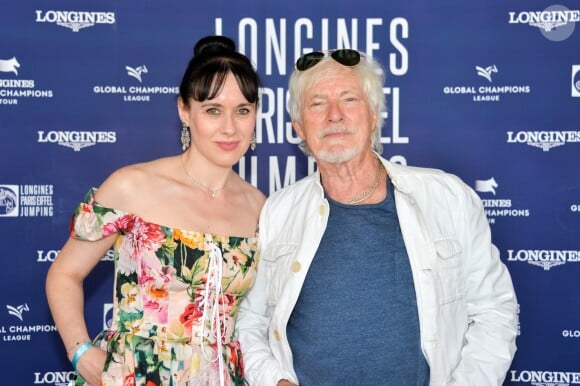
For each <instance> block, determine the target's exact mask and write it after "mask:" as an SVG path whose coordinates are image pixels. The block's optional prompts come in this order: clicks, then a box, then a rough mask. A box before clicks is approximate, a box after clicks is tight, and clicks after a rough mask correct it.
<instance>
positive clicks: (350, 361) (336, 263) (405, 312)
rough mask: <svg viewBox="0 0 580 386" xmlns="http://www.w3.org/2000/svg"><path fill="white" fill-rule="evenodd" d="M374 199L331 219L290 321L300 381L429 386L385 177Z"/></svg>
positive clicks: (334, 208) (331, 385)
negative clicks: (383, 194)
mask: <svg viewBox="0 0 580 386" xmlns="http://www.w3.org/2000/svg"><path fill="white" fill-rule="evenodd" d="M387 187H388V190H387V191H388V194H387V198H386V199H385V200H384V201H383V202H380V203H378V204H370V205H345V204H341V203H338V202H335V201H333V200H332V199H330V198H328V197H327V199H328V201H329V203H330V217H329V219H328V226H327V228H326V231H325V233H324V235H323V238H322V241H321V243H320V246H319V248H318V251H317V253H316V255H315V257H314V260H313V261H312V264H311V266H310V268H309V270H308V274H307V276H306V279H305V282H304V286H303V287H302V290H301V293H300V297H299V299H298V302H297V304H296V306H295V308H294V310H293V312H292V315H291V317H290V320H289V323H288V330H287V334H288V340H289V342H290V346H291V348H292V352H293V355H294V368H295V370H296V373H297V375H298V381H299V383H300V385H301V386H324V385H328V386H337V385H350V386H352V385H357V386H361V385H373V386H376V385H397V386H407V385H408V386H424V385H425V386H426V385H428V384H429V367H428V364H427V362H426V360H425V357H424V356H423V353H422V352H421V344H420V337H419V318H418V314H417V304H416V298H415V288H414V285H413V277H412V274H411V267H410V264H409V259H408V257H407V252H406V249H405V244H404V242H403V238H402V235H401V230H400V228H399V221H398V218H397V212H396V210H395V201H394V197H393V195H394V189H393V186H392V184H391V182H390V180H388V182H387Z"/></svg>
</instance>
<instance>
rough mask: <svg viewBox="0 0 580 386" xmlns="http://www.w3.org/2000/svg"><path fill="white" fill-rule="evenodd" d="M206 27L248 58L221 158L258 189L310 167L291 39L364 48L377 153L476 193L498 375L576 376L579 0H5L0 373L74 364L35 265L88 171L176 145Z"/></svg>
mask: <svg viewBox="0 0 580 386" xmlns="http://www.w3.org/2000/svg"><path fill="white" fill-rule="evenodd" d="M209 34H224V35H227V36H230V37H232V38H233V39H234V40H235V41H236V42H237V44H238V47H239V50H240V51H242V52H244V53H245V54H247V55H248V56H249V57H250V58H251V59H252V61H253V62H254V63H255V65H256V68H257V70H258V72H259V73H260V76H261V77H262V80H263V88H262V94H261V106H260V114H259V117H258V122H257V127H256V132H257V140H258V146H257V148H256V149H255V151H250V152H248V154H246V156H245V157H244V158H243V159H242V160H241V161H240V163H239V164H238V165H237V167H236V170H238V172H239V173H240V174H241V175H242V176H243V177H244V178H245V179H246V180H247V181H249V182H251V183H252V184H254V185H255V186H257V187H258V188H260V189H261V190H262V191H263V192H264V193H265V194H270V193H272V192H273V191H275V190H277V189H279V188H281V187H283V186H286V185H288V184H290V183H292V182H294V181H296V180H297V179H299V178H301V177H303V176H305V175H307V174H309V173H311V172H312V171H313V170H315V164H314V162H313V161H312V160H310V159H308V158H306V157H305V156H304V155H303V154H302V153H301V152H300V151H299V150H298V149H297V146H296V144H297V142H298V139H297V136H296V135H295V133H294V132H293V130H292V126H291V123H290V122H289V118H288V114H287V111H286V102H287V98H288V93H287V80H288V76H289V74H290V72H291V70H292V68H293V65H294V62H295V60H296V58H297V57H298V56H300V55H301V54H302V53H304V52H307V51H310V50H319V49H326V48H336V47H351V48H356V49H359V50H361V51H364V52H366V54H367V55H370V56H373V57H374V58H377V59H378V60H379V61H380V62H381V63H382V64H383V65H384V67H385V70H386V71H387V74H388V76H387V80H386V83H385V85H384V92H385V95H386V97H387V101H388V113H387V114H386V121H385V122H386V123H385V125H384V127H383V128H382V142H383V144H384V148H385V150H384V156H385V157H387V158H389V159H391V160H393V161H395V162H399V163H403V164H409V165H418V166H431V167H437V168H442V169H445V170H448V171H450V172H453V173H455V174H457V175H459V176H460V177H461V178H462V179H463V180H464V181H465V182H466V183H468V184H469V185H470V186H472V187H473V189H475V191H476V192H477V193H478V194H479V195H480V197H481V199H482V200H483V203H484V206H485V210H486V214H487V216H488V219H489V223H490V225H491V228H492V232H493V239H494V241H495V243H496V244H497V246H498V248H499V249H500V252H501V259H502V260H503V262H504V263H505V264H506V265H507V267H508V269H509V271H510V272H511V275H512V277H513V280H514V285H515V289H516V292H517V295H518V303H519V317H520V324H519V334H518V339H517V345H518V351H517V353H516V357H515V360H514V362H513V364H512V367H511V369H510V370H509V373H508V375H507V378H506V381H505V385H551V386H555V385H558V386H563V385H572V384H580V286H579V283H580V281H579V278H580V170H579V167H580V2H579V1H578V0H555V2H553V1H550V0H542V1H540V0H527V1H516V0H503V1H499V0H493V1H492V0H482V1H459V0H447V1H427V0H408V1H399V2H394V1H376V0H361V1H358V2H353V1H346V0H333V1H308V0H294V1H291V2H285V1H282V2H272V1H267V0H246V1H243V2H242V1H213V2H212V1H206V2H201V1H188V0H164V1H153V0H146V1H135V0H125V1H112V0H99V1H96V0H90V1H89V0H87V1H82V2H79V1H71V0H49V1H39V0H34V1H33V0H27V1H7V0H3V1H2V2H1V5H0V36H1V38H0V235H1V240H2V242H1V244H0V245H1V246H2V248H1V251H0V283H1V285H2V287H1V291H0V351H1V352H2V359H1V360H0V369H1V371H0V373H1V374H2V380H1V381H0V383H1V384H3V385H18V386H20V385H51V386H52V385H65V384H66V382H67V381H68V380H69V379H70V378H71V377H72V368H71V365H70V363H69V362H68V361H67V358H66V354H65V351H64V348H63V346H62V344H61V341H60V338H59V337H58V332H57V331H56V328H55V326H54V322H53V320H52V318H51V316H50V313H49V310H48V306H47V302H46V298H45V292H44V279H45V275H46V272H47V269H48V267H49V265H50V264H51V262H52V261H53V260H54V258H55V257H56V256H57V255H58V253H59V248H60V247H61V246H62V244H63V243H64V241H65V240H66V238H67V237H68V225H69V220H70V216H71V214H72V211H73V209H74V208H75V206H76V204H77V203H78V202H79V201H80V200H81V199H82V198H83V195H84V194H85V192H86V191H87V190H88V189H89V188H90V187H94V186H98V185H99V184H100V183H101V181H102V180H103V179H104V178H105V177H106V176H108V175H109V173H111V172H112V171H113V170H115V169H117V168H119V167H120V166H123V165H126V164H129V163H134V162H139V161H145V160H150V159H153V158H157V157H161V156H166V155H172V154H177V153H179V152H180V143H179V132H180V124H179V119H178V116H177V108H176V95H177V92H178V85H179V82H180V79H181V76H182V72H183V70H184V69H185V66H186V64H187V61H188V60H189V58H190V56H191V54H192V48H193V45H194V43H195V42H196V41H197V40H198V39H199V38H200V37H202V36H205V35H209ZM112 272H113V262H112V253H107V254H105V255H104V256H103V258H102V262H101V263H100V264H99V265H98V266H97V268H96V270H95V271H94V273H92V274H91V276H90V278H89V279H88V280H87V281H86V284H85V290H86V295H87V299H86V314H87V320H88V323H89V328H90V331H91V333H92V334H96V333H97V332H98V331H100V330H101V329H102V328H103V327H104V326H106V325H107V323H108V320H109V318H110V311H111V304H110V301H111V296H112V279H113V275H112Z"/></svg>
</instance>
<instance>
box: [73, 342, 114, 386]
mask: <svg viewBox="0 0 580 386" xmlns="http://www.w3.org/2000/svg"><path fill="white" fill-rule="evenodd" d="M106 360H107V352H106V351H104V350H101V349H100V348H98V347H91V348H89V349H88V350H87V351H86V352H85V353H84V354H83V355H82V356H81V357H80V358H79V360H78V361H77V372H78V373H79V374H80V375H81V376H82V377H83V379H84V380H85V381H86V383H87V385H89V386H100V384H101V375H102V374H103V369H104V368H105V361H106Z"/></svg>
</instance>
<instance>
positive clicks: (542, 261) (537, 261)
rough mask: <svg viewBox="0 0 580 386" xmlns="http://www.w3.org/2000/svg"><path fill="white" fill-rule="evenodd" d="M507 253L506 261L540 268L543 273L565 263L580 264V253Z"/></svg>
mask: <svg viewBox="0 0 580 386" xmlns="http://www.w3.org/2000/svg"><path fill="white" fill-rule="evenodd" d="M507 253H508V258H507V261H513V262H524V263H528V264H530V265H535V266H537V267H541V268H543V269H544V271H549V270H550V269H551V268H553V267H556V266H559V265H564V264H566V263H578V262H580V251H573V250H570V251H566V250H564V251H562V250H550V249H520V250H518V251H516V250H513V249H508V251H507Z"/></svg>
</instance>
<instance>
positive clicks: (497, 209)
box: [474, 177, 530, 224]
mask: <svg viewBox="0 0 580 386" xmlns="http://www.w3.org/2000/svg"><path fill="white" fill-rule="evenodd" d="M498 187H499V184H498V183H497V181H496V180H495V177H490V178H488V179H485V180H475V182H474V189H475V191H476V192H478V193H482V195H483V196H485V195H488V194H491V195H493V196H495V194H496V189H497V188H498ZM481 202H482V203H483V207H484V208H485V214H486V216H487V221H488V222H489V223H490V224H495V221H496V218H497V217H528V216H529V215H530V210H529V209H517V208H513V207H512V200H511V199H509V198H485V199H484V198H482V200H481Z"/></svg>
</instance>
